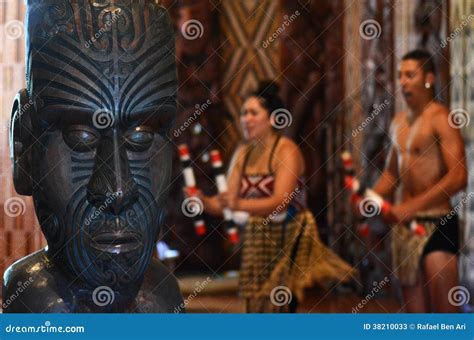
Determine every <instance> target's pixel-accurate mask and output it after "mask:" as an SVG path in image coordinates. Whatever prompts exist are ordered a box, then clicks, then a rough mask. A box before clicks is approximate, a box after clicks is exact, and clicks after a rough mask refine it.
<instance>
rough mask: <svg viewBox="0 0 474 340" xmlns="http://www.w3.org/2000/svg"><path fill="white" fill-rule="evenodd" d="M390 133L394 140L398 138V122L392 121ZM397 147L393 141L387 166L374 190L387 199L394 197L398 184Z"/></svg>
mask: <svg viewBox="0 0 474 340" xmlns="http://www.w3.org/2000/svg"><path fill="white" fill-rule="evenodd" d="M390 135H391V136H392V140H396V124H395V121H394V122H392V124H391V126H390ZM397 157H398V156H397V148H396V145H394V144H393V143H392V144H391V145H390V149H389V151H388V155H387V160H386V162H385V168H384V170H383V172H382V174H381V175H380V177H379V179H378V181H377V183H376V184H375V186H374V188H373V190H374V191H375V192H376V193H378V194H379V195H381V196H382V197H383V198H385V199H387V200H391V199H392V198H393V194H394V193H395V190H396V189H397V186H398V179H399V178H398V177H399V174H398V159H397Z"/></svg>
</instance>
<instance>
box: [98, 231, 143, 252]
mask: <svg viewBox="0 0 474 340" xmlns="http://www.w3.org/2000/svg"><path fill="white" fill-rule="evenodd" d="M91 246H92V247H93V248H95V249H97V250H100V251H104V252H107V253H111V254H121V253H127V252H131V251H133V250H136V249H138V248H139V247H141V246H142V241H141V237H140V235H139V234H137V233H130V232H102V233H100V234H96V235H94V236H93V237H92V242H91Z"/></svg>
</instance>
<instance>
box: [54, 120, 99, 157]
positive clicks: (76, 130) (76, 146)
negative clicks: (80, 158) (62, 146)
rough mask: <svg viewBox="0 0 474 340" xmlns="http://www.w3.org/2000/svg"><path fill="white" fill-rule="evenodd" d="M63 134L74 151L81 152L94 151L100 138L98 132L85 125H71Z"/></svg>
mask: <svg viewBox="0 0 474 340" xmlns="http://www.w3.org/2000/svg"><path fill="white" fill-rule="evenodd" d="M63 136H64V141H65V142H66V144H67V145H68V146H69V147H70V148H71V149H73V150H74V151H79V152H88V151H93V150H94V148H95V147H96V146H97V144H98V142H99V139H100V135H99V134H98V133H97V132H95V131H94V130H92V129H90V128H87V127H85V126H84V127H82V126H71V127H70V128H68V129H67V130H66V131H65V132H64V134H63Z"/></svg>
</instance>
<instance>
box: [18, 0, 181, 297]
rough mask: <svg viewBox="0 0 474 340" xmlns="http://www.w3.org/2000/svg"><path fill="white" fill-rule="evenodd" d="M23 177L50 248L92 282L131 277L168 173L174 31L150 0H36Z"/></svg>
mask: <svg viewBox="0 0 474 340" xmlns="http://www.w3.org/2000/svg"><path fill="white" fill-rule="evenodd" d="M26 25H27V30H28V36H27V81H28V93H29V95H30V97H31V100H32V102H34V110H33V111H34V112H33V113H32V114H31V116H32V118H31V122H32V125H33V131H34V136H35V138H34V139H35V140H34V141H33V142H32V145H31V177H32V192H33V198H34V202H35V207H36V211H37V215H38V219H39V221H40V224H41V227H42V229H43V232H44V234H45V236H46V239H47V241H48V247H49V250H48V252H49V253H50V254H51V256H52V257H54V258H56V259H58V260H60V261H63V262H64V263H65V264H66V267H67V268H69V269H70V271H71V272H72V273H73V275H78V276H79V277H80V279H81V280H83V281H84V282H86V283H87V284H89V285H91V286H99V285H108V286H111V287H118V288H120V287H124V286H127V285H129V284H130V283H139V282H141V279H142V277H143V274H144V272H145V270H146V268H147V266H148V264H149V261H150V258H151V255H152V252H153V249H154V244H155V242H156V239H157V236H158V232H159V227H160V223H161V218H162V210H163V207H164V204H165V200H166V195H167V187H168V185H169V181H170V173H171V145H170V142H169V139H168V137H167V133H168V130H169V128H170V127H171V125H172V124H173V121H174V118H175V114H176V104H175V95H176V70H175V56H174V38H173V32H172V29H171V25H170V22H169V18H168V16H167V13H166V12H165V10H164V9H163V8H161V7H159V6H157V5H156V4H154V2H153V1H121V0H115V1H114V0H111V1H92V0H90V1H87V0H75V1H64V0H47V1H34V2H32V4H31V5H29V7H28V14H27V22H26Z"/></svg>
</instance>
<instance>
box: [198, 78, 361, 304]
mask: <svg viewBox="0 0 474 340" xmlns="http://www.w3.org/2000/svg"><path fill="white" fill-rule="evenodd" d="M279 114H282V115H285V114H288V115H289V112H288V111H286V110H283V102H282V100H281V99H280V97H279V96H278V87H277V85H276V84H275V83H273V82H266V83H263V84H261V86H260V88H259V89H258V90H257V91H256V92H254V93H252V94H251V95H250V96H248V98H247V99H246V100H245V102H244V105H243V110H242V113H241V116H240V120H241V124H242V129H243V132H244V137H245V142H244V143H242V144H241V145H239V146H238V147H237V149H236V151H235V153H234V156H233V159H232V162H231V164H230V168H229V176H228V187H229V191H228V192H227V193H223V194H220V195H216V196H213V197H209V196H205V195H203V194H202V193H201V192H199V193H198V196H199V198H200V199H201V200H202V202H203V205H204V211H205V212H207V213H209V214H212V215H215V216H222V210H223V209H224V208H229V209H231V210H232V211H244V212H247V213H248V214H249V215H250V218H249V219H248V221H247V223H246V225H245V227H244V233H243V238H242V242H243V244H242V246H243V249H242V267H241V270H240V289H241V295H242V296H243V297H244V298H245V305H246V311H247V312H253V313H262V312H288V311H290V312H295V311H296V304H297V303H296V301H298V300H299V301H301V299H302V298H303V290H304V288H305V287H308V286H311V285H312V284H314V283H315V282H317V283H319V284H321V285H323V286H326V287H328V286H329V285H330V284H332V283H335V282H347V281H349V280H350V279H351V277H352V276H353V275H354V274H355V269H353V268H352V267H351V266H349V265H348V264H347V263H345V262H344V261H343V260H341V259H340V258H339V257H338V256H337V255H336V254H335V253H333V252H332V251H331V250H330V249H328V248H327V247H325V246H324V244H323V243H322V242H321V241H320V239H319V236H318V232H317V227H316V223H315V220H314V217H313V216H312V214H311V212H310V211H309V210H307V209H306V202H305V198H306V193H305V190H306V189H305V186H304V177H303V176H304V171H305V164H304V159H303V156H302V154H301V151H300V149H299V148H298V146H297V145H296V144H295V143H294V142H293V141H292V140H291V139H289V138H286V137H283V136H282V135H281V134H280V133H279V130H278V129H277V127H278V123H279V120H280V119H282V118H283V119H284V118H290V117H289V116H287V117H279ZM280 122H281V121H280Z"/></svg>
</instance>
